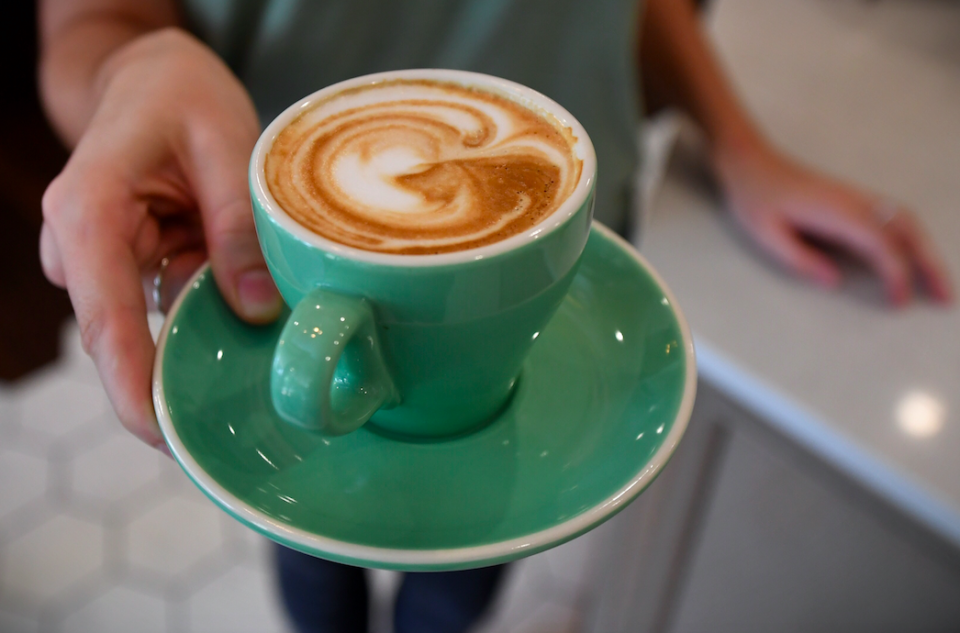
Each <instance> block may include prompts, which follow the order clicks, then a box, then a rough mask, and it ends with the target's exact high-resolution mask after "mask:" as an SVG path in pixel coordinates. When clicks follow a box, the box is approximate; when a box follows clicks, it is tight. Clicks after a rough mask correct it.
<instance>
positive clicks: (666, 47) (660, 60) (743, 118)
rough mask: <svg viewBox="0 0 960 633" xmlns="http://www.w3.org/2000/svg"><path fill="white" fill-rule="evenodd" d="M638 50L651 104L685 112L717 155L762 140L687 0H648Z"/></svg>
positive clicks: (756, 146)
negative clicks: (701, 131)
mask: <svg viewBox="0 0 960 633" xmlns="http://www.w3.org/2000/svg"><path fill="white" fill-rule="evenodd" d="M639 56H640V72H641V76H642V80H643V86H644V91H645V97H646V98H647V100H648V104H649V106H650V107H651V108H653V109H657V108H660V107H664V106H670V107H675V108H678V109H680V110H681V111H683V112H685V113H686V114H688V115H689V116H690V117H691V118H692V119H693V120H694V121H695V122H696V123H697V125H698V126H699V127H700V128H701V129H702V130H703V132H704V134H705V136H706V138H707V140H708V142H709V143H710V147H711V152H712V153H713V155H714V159H715V160H719V161H721V162H722V161H723V158H724V157H726V156H735V155H737V154H741V153H743V152H755V151H761V150H762V149H763V148H764V147H765V146H766V142H765V140H764V139H763V136H762V134H761V133H760V131H759V130H758V129H757V128H756V127H755V126H754V125H753V123H752V122H751V121H750V118H749V116H748V115H747V113H746V111H745V110H744V108H743V107H742V106H741V104H740V102H739V100H738V99H737V97H736V95H735V94H734V92H733V89H732V87H731V86H730V84H729V82H728V81H727V79H726V77H725V75H724V72H723V70H722V69H721V67H720V65H719V63H718V61H717V59H716V57H715V55H714V53H713V51H712V50H711V47H710V44H709V42H708V41H707V39H706V37H705V36H704V34H703V31H702V29H701V26H700V20H699V17H698V16H697V14H696V11H695V9H694V7H693V4H692V3H691V2H690V1H689V0H647V3H646V10H645V15H644V16H643V22H642V26H641V34H640V51H639Z"/></svg>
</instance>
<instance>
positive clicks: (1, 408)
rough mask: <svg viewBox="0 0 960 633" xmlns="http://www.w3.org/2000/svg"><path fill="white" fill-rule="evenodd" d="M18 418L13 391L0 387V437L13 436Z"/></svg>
mask: <svg viewBox="0 0 960 633" xmlns="http://www.w3.org/2000/svg"><path fill="white" fill-rule="evenodd" d="M19 418H20V414H19V411H18V410H17V403H16V397H15V395H14V390H13V389H11V388H9V387H4V386H3V385H0V437H3V438H7V437H10V436H11V435H13V434H14V433H15V431H16V426H17V421H18V420H19Z"/></svg>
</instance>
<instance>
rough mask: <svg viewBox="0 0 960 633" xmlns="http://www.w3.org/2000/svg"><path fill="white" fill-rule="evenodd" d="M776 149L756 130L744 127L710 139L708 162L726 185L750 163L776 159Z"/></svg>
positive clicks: (754, 163)
mask: <svg viewBox="0 0 960 633" xmlns="http://www.w3.org/2000/svg"><path fill="white" fill-rule="evenodd" d="M777 156H778V153H777V151H776V149H775V148H774V147H773V146H772V145H771V144H770V143H769V142H768V141H767V140H766V139H765V138H764V137H763V136H762V135H761V134H760V133H759V132H757V131H756V130H754V129H752V128H744V129H741V130H738V131H737V132H735V133H729V134H725V135H718V137H717V138H715V139H711V143H710V163H711V165H712V167H713V170H714V173H716V175H717V177H718V178H719V180H720V181H721V184H724V185H726V183H728V182H729V181H730V180H732V179H735V178H736V177H737V173H739V172H740V171H741V170H742V169H744V168H749V166H750V165H756V164H758V163H764V162H769V161H771V160H774V159H776V158H777Z"/></svg>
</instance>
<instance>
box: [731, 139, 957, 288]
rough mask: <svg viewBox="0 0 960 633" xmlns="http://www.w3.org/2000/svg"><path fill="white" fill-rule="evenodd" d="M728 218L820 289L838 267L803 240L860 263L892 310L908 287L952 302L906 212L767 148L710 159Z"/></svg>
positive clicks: (939, 263) (930, 250) (834, 281)
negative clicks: (877, 282)
mask: <svg viewBox="0 0 960 633" xmlns="http://www.w3.org/2000/svg"><path fill="white" fill-rule="evenodd" d="M715 164H716V167H717V172H718V174H719V177H720V182H721V185H722V187H723V190H724V193H725V194H726V197H727V202H728V206H729V208H730V211H731V213H732V214H733V216H734V217H735V218H736V220H737V221H738V223H739V224H740V226H741V227H742V228H743V229H744V230H745V232H746V233H747V234H748V235H749V236H750V237H751V238H753V240H754V241H755V242H756V243H757V244H758V245H759V246H760V247H761V248H762V249H763V250H764V251H766V252H767V254H768V255H770V256H771V257H772V258H773V259H774V260H776V261H778V262H779V263H780V264H782V265H783V266H785V267H786V268H787V269H788V270H791V271H792V272H794V273H796V274H798V275H800V276H802V277H805V278H808V279H810V280H812V281H814V282H816V283H819V284H820V285H823V286H827V287H835V286H837V285H838V284H839V283H840V269H839V267H838V266H837V263H836V262H835V261H834V260H833V259H832V258H831V257H830V256H829V255H828V254H827V253H825V252H824V251H822V250H820V249H818V248H817V247H815V246H813V245H811V244H810V243H809V242H808V241H807V240H806V239H805V238H815V239H817V240H819V241H821V242H824V243H828V244H831V245H833V246H835V247H838V248H841V249H843V250H845V251H847V252H849V253H850V254H852V255H854V256H856V257H857V258H858V259H860V260H861V261H863V262H864V263H865V264H866V265H867V266H868V267H869V268H870V269H871V270H872V271H873V273H874V274H876V275H877V276H878V277H879V278H880V280H881V282H882V283H883V286H884V289H885V292H886V295H887V298H888V300H889V301H890V302H891V303H892V304H894V305H897V306H902V305H904V304H906V303H908V302H909V301H910V300H911V298H912V297H913V289H914V284H915V282H918V283H919V284H920V286H921V287H922V288H923V289H924V290H925V291H926V292H927V293H928V294H929V296H930V297H931V298H933V299H934V300H935V301H938V302H940V303H949V302H951V301H952V299H953V290H952V288H951V284H950V278H949V274H948V272H947V268H946V266H945V265H944V263H943V260H942V259H941V257H940V255H939V253H938V251H937V248H936V246H935V245H934V243H933V241H932V240H931V239H930V238H929V236H928V235H927V234H926V232H925V231H924V229H923V227H922V226H921V225H920V223H919V222H918V221H917V219H916V217H915V216H914V214H913V213H912V212H910V211H909V210H908V209H906V208H904V207H902V206H901V205H898V204H896V203H894V202H891V201H889V200H887V199H884V198H881V197H879V196H876V195H873V194H870V193H866V192H864V191H861V190H859V189H857V188H855V187H852V186H850V185H847V184H845V183H842V182H839V181H837V180H834V179H832V178H829V177H827V176H824V175H822V174H819V173H817V172H815V171H813V170H810V169H808V168H806V167H804V166H802V165H800V164H798V163H796V162H795V161H793V160H791V159H789V158H788V157H786V156H784V155H782V154H780V153H778V152H776V151H775V150H773V149H771V148H769V147H761V148H757V149H753V150H751V151H746V152H739V153H732V152H731V153H730V154H728V155H725V156H719V157H715Z"/></svg>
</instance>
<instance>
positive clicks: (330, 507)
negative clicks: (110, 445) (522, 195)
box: [153, 224, 696, 570]
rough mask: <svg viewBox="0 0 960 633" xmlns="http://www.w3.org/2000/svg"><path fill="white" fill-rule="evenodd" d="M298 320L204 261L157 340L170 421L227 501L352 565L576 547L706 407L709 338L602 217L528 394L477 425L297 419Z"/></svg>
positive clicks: (159, 386)
mask: <svg viewBox="0 0 960 633" xmlns="http://www.w3.org/2000/svg"><path fill="white" fill-rule="evenodd" d="M283 323H284V318H281V319H280V320H279V321H278V322H277V323H276V324H274V325H270V326H265V327H254V326H250V325H246V324H244V323H243V322H241V321H240V320H239V319H238V318H237V317H236V316H234V315H233V313H232V312H231V311H230V309H229V308H228V307H227V305H226V304H225V303H224V301H223V300H222V298H221V297H220V294H219V293H218V291H217V288H216V285H215V283H214V281H213V278H212V276H211V274H210V271H209V268H207V267H205V268H203V269H201V270H200V271H199V272H198V273H197V275H196V276H195V277H194V279H193V280H192V281H191V283H190V284H189V285H188V286H187V289H186V290H185V291H184V292H183V293H182V294H181V295H180V297H179V298H178V299H177V302H176V303H175V304H174V306H173V308H172V310H171V311H170V314H169V316H168V317H167V320H166V323H165V324H164V328H163V332H162V333H161V335H160V340H159V342H158V344H157V357H156V364H155V367H154V384H153V393H154V403H155V406H156V410H157V417H158V418H159V420H160V427H161V429H162V430H163V434H164V436H165V437H166V440H167V444H168V446H169V447H170V451H171V452H172V453H173V456H174V457H175V458H176V459H177V461H178V462H179V463H180V465H181V466H182V467H183V469H184V470H185V471H186V473H187V475H189V476H190V478H191V479H192V480H193V481H194V483H196V484H197V486H199V487H200V489H201V490H203V491H204V493H206V495H207V496H208V497H210V498H211V499H212V500H213V501H214V502H215V503H216V504H217V505H219V506H220V507H221V508H223V509H224V510H226V511H227V512H228V513H229V514H231V515H233V516H234V517H235V518H237V519H238V520H240V521H241V522H243V523H245V524H247V525H249V526H250V527H252V528H254V529H255V530H257V531H259V532H261V533H263V534H265V535H266V536H268V537H269V538H271V539H273V540H275V541H278V542H280V543H282V544H284V545H287V546H289V547H292V548H295V549H298V550H301V551H304V552H307V553H309V554H314V555H316V556H320V557H322V558H326V559H330V560H335V561H340V562H344V563H349V564H354V565H362V566H368V567H381V568H388V569H402V570H444V569H460V568H467V567H480V566H484V565H491V564H494V563H502V562H506V561H509V560H513V559H516V558H521V557H523V556H527V555H530V554H534V553H536V552H539V551H542V550H545V549H548V548H550V547H553V546H556V545H559V544H561V543H563V542H565V541H568V540H570V539H572V538H574V537H576V536H578V535H580V534H582V533H584V532H586V531H588V530H590V529H592V528H594V527H596V526H597V525H599V524H600V523H602V522H603V521H605V520H606V519H609V518H610V517H611V516H613V515H614V514H615V513H616V512H618V511H619V510H621V509H623V508H624V507H625V506H626V504H627V503H629V502H630V501H631V500H633V499H634V498H635V497H636V496H637V495H638V494H639V493H640V491H641V490H643V489H644V488H646V486H648V485H649V484H650V482H651V481H653V479H654V478H655V477H656V476H657V474H658V473H659V472H660V469H661V468H662V467H663V465H664V464H665V463H666V462H667V460H668V459H669V457H670V455H671V454H672V453H673V451H674V449H675V448H676V446H677V443H678V442H679V441H680V438H681V436H682V435H683V432H684V429H685V428H686V425H687V421H688V419H689V416H690V411H691V408H692V406H693V398H694V390H695V383H696V370H695V365H694V355H693V341H692V338H691V336H690V331H689V329H688V327H687V324H686V322H685V321H684V318H683V315H682V314H681V313H680V310H679V308H678V307H677V306H676V305H675V303H674V300H673V296H672V295H671V294H670V291H669V290H668V289H667V287H666V285H665V284H664V283H663V282H662V280H661V279H660V278H659V276H658V275H657V274H656V272H654V271H653V269H652V268H651V267H650V266H649V264H647V263H646V262H645V261H644V260H643V259H642V258H641V257H640V256H639V255H637V254H636V252H635V251H634V250H633V249H632V248H631V247H630V246H629V245H628V244H627V243H626V242H624V241H623V240H622V239H620V238H619V237H617V236H616V235H615V234H613V233H612V232H611V231H610V230H609V229H607V228H605V227H602V226H600V225H596V224H595V225H594V228H593V230H592V232H591V235H590V239H589V241H588V243H587V247H586V251H585V253H584V257H583V261H582V265H581V268H580V271H579V273H578V275H577V277H576V279H575V280H574V282H573V285H572V286H571V288H570V292H569V294H568V295H567V297H566V298H565V299H564V301H563V304H562V305H561V307H560V309H559V311H558V312H557V314H556V315H555V316H554V317H553V319H552V320H551V321H550V323H549V325H548V326H547V327H546V328H545V329H544V330H543V331H542V332H541V333H540V336H539V337H538V339H537V342H536V344H535V345H534V346H533V350H532V351H531V353H530V355H529V357H528V358H527V360H526V362H525V363H524V366H523V371H522V374H521V378H520V381H519V384H518V385H517V387H516V391H515V393H514V395H513V398H512V400H511V402H510V403H509V405H508V406H507V407H506V408H505V409H504V411H503V412H502V413H501V414H500V416H499V417H498V418H497V419H496V420H494V421H493V422H492V423H490V424H489V425H488V426H486V427H484V428H482V429H480V430H479V431H476V432H474V433H472V434H470V435H466V436H463V437H459V438H456V439H448V440H443V441H433V442H424V441H406V440H402V439H398V438H392V437H388V436H386V435H384V434H380V433H378V432H377V431H376V429H375V428H374V427H372V426H371V425H369V424H368V425H365V426H364V427H362V428H361V429H360V430H359V431H356V432H354V433H351V434H348V435H345V436H341V437H337V438H325V437H320V436H318V435H314V434H311V433H309V432H307V431H303V430H300V429H297V428H295V427H293V426H291V425H289V424H287V423H285V422H283V421H282V420H280V418H279V417H277V415H276V414H275V413H274V411H273V407H272V404H271V400H270V380H269V369H270V364H271V360H272V356H273V350H274V346H275V345H276V341H277V337H278V336H279V333H280V330H281V329H282V327H283Z"/></svg>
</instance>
